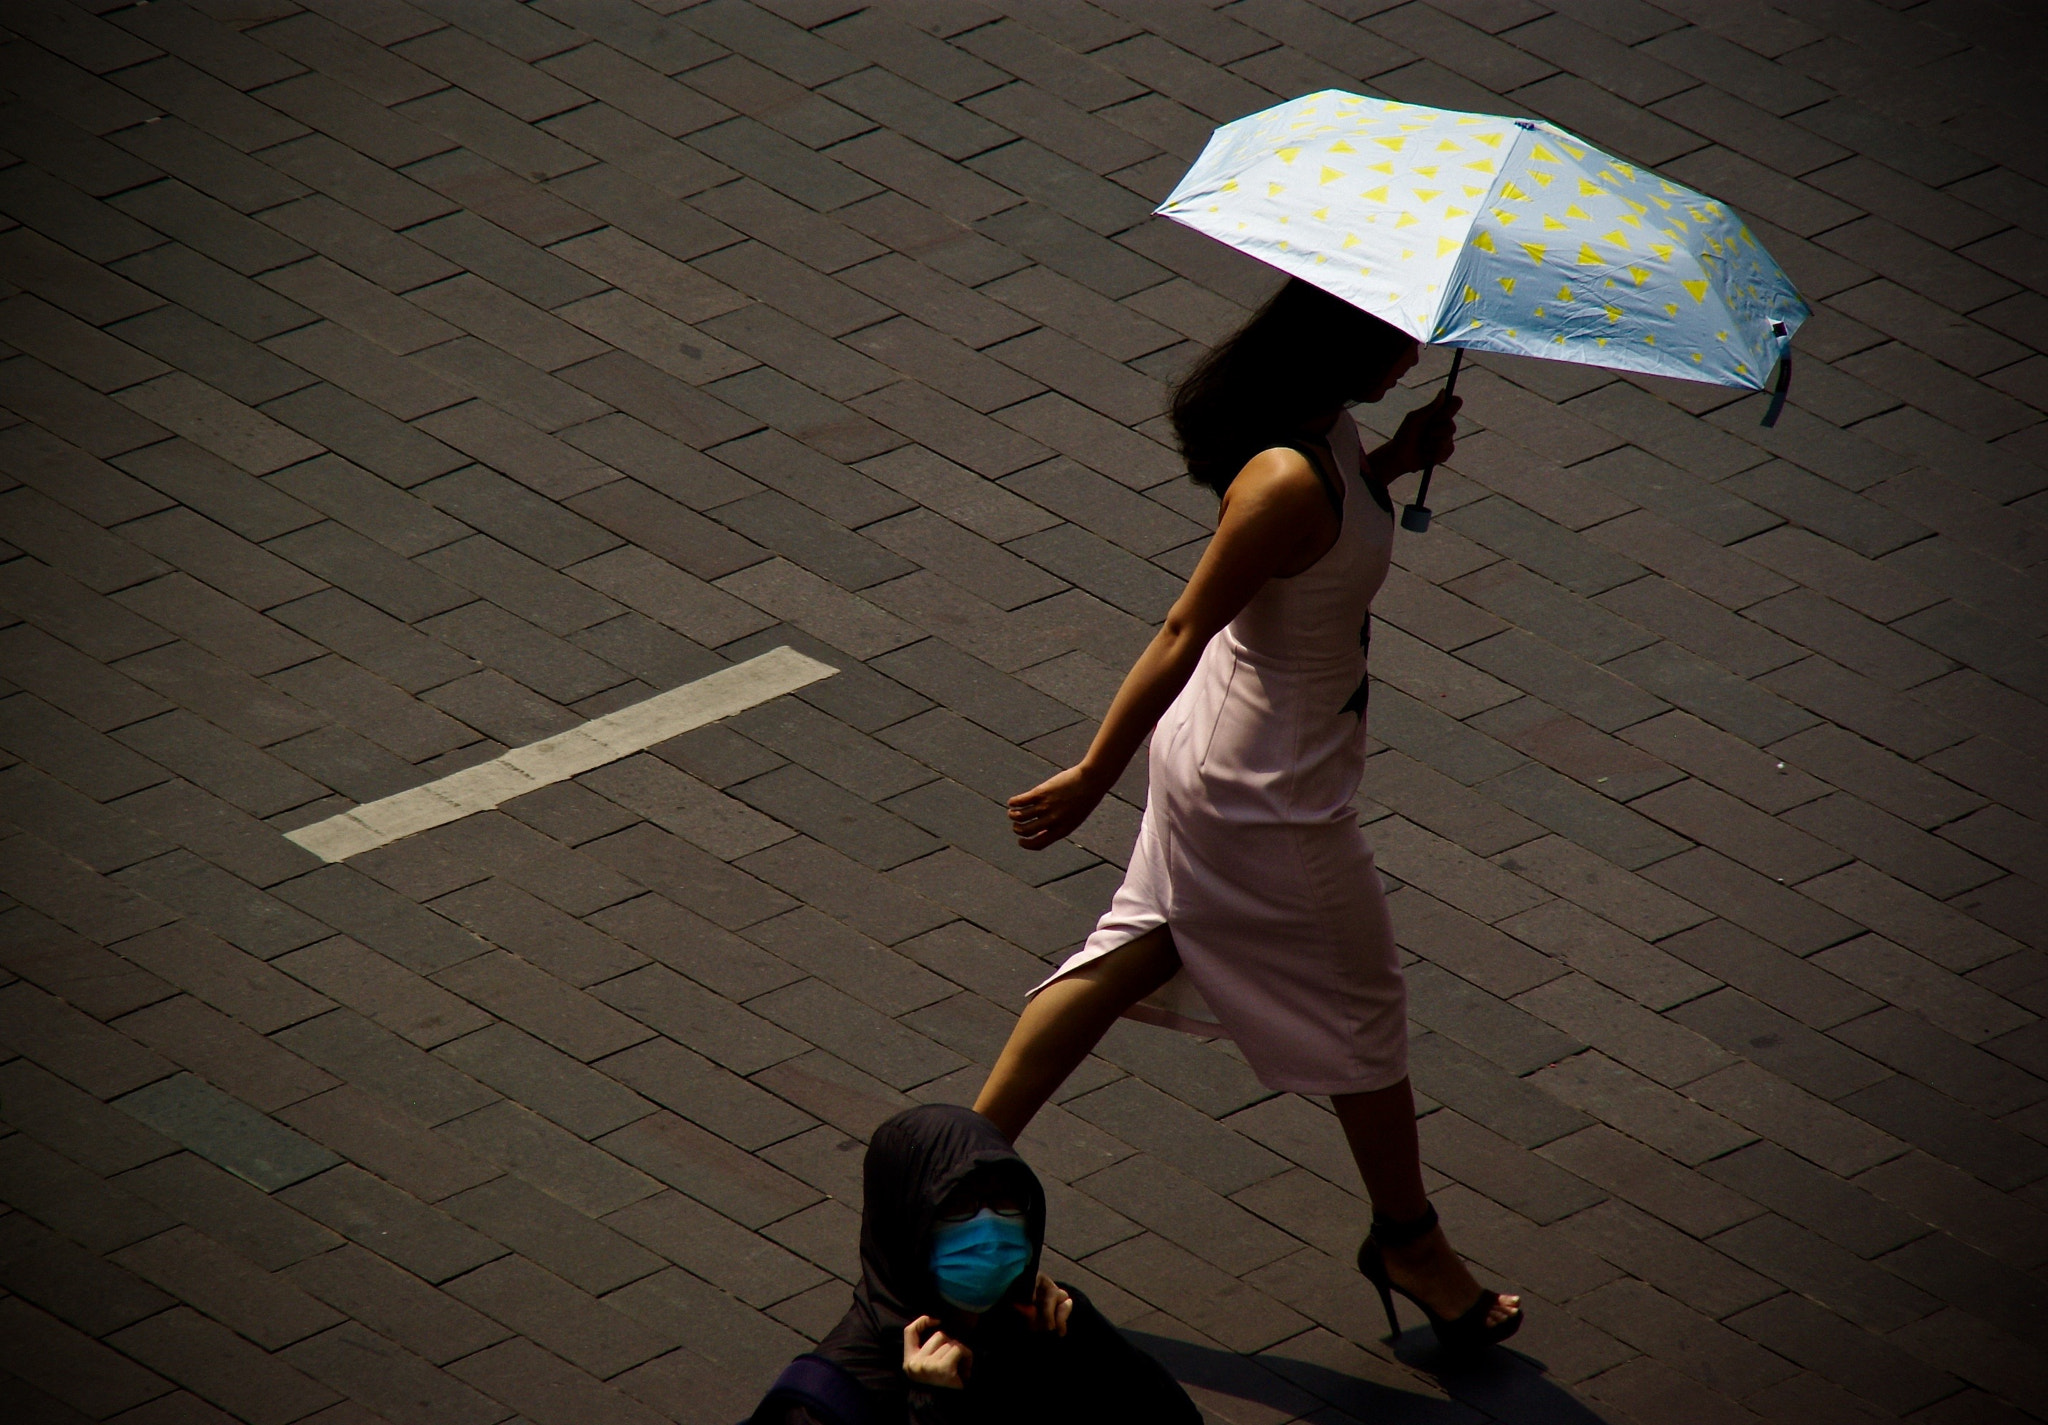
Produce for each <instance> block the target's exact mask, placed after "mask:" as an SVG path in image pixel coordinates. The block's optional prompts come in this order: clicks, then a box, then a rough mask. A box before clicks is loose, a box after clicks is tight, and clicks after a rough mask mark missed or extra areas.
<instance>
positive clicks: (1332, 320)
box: [1169, 277, 1414, 497]
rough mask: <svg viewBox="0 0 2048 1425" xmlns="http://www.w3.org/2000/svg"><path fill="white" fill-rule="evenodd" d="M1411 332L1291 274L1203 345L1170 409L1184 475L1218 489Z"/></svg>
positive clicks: (1331, 404) (1386, 363)
mask: <svg viewBox="0 0 2048 1425" xmlns="http://www.w3.org/2000/svg"><path fill="white" fill-rule="evenodd" d="M1413 344H1414V338H1413V337H1411V336H1409V335H1408V334H1407V333H1405V332H1403V331H1401V330H1399V329H1398V328H1395V327H1392V326H1389V325H1388V324H1387V323H1385V322H1383V321H1381V320H1380V319H1379V318H1378V317H1375V316H1373V315H1372V314H1371V313H1369V312H1363V311H1360V310H1359V309H1358V308H1356V307H1354V306H1352V305H1351V304H1350V303H1349V302H1347V301H1345V300H1344V299H1343V298H1341V297H1333V296H1331V295H1330V294H1329V293H1328V292H1325V291H1324V290H1323V289H1322V288H1320V287H1316V286H1312V285H1311V284H1309V283H1307V282H1304V281H1302V280H1301V279H1300V278H1298V277H1290V278H1288V279H1287V285H1286V286H1284V287H1282V288H1281V289H1280V290H1279V291H1278V292H1275V293H1274V294H1273V296H1272V298H1271V299H1270V300H1269V301H1268V302H1267V303H1266V305H1265V306H1263V307H1261V308H1259V310H1258V311H1257V312H1256V313H1254V314H1253V316H1252V318H1251V320H1250V321H1248V322H1246V323H1245V324H1244V325H1243V326H1242V327H1240V328H1239V329H1238V330H1237V333H1236V334H1235V335H1234V336H1232V337H1231V338H1230V339H1229V340H1227V341H1225V342H1224V343H1223V344H1222V345H1221V346H1219V347H1217V348H1216V349H1215V350H1214V351H1212V352H1210V353H1209V354H1208V355H1207V356H1205V357H1203V358H1202V360H1201V361H1200V362H1199V363H1198V364H1197V365H1196V366H1195V369H1194V370H1192V371H1190V372H1189V373H1188V374H1187V377H1186V379H1184V380H1183V381H1182V382H1181V383H1180V387H1179V389H1178V390H1176V391H1175V392H1174V393H1173V405H1172V407H1171V409H1170V411H1169V414H1170V416H1171V418H1172V420H1173V431H1174V435H1175V436H1176V437H1178V438H1179V441H1180V452H1181V455H1182V456H1183V457H1184V458H1185V459H1186V460H1187V464H1188V478H1189V479H1191V480H1193V481H1194V482H1195V483H1196V484H1197V485H1203V486H1206V487H1207V488H1209V489H1211V490H1214V491H1215V492H1216V494H1217V495H1218V496H1219V497H1220V496H1221V495H1222V494H1223V492H1224V491H1225V490H1228V489H1229V488H1230V482H1231V481H1232V480H1234V479H1236V478H1237V472H1238V471H1239V470H1241V469H1243V468H1244V464H1245V462H1246V461H1247V460H1250V459H1251V458H1252V457H1253V456H1254V455H1257V454H1258V453H1259V452H1260V451H1262V450H1266V449H1269V448H1271V447H1272V446H1275V445H1282V444H1285V443H1286V442H1288V441H1289V440H1291V439H1294V438H1296V437H1298V436H1299V434H1300V433H1301V432H1302V431H1303V430H1305V429H1307V428H1308V427H1309V425H1310V423H1311V422H1313V421H1315V420H1316V419H1317V418H1319V417H1321V416H1324V415H1327V414H1328V413H1329V412H1330V411H1332V410H1334V409H1335V408H1336V407H1338V406H1340V405H1342V404H1343V403H1344V402H1346V401H1349V400H1351V399H1353V398H1355V397H1356V396H1357V395H1358V393H1359V392H1360V391H1361V390H1364V389H1366V388H1368V387H1370V386H1371V385H1372V384H1373V383H1374V382H1375V381H1376V380H1377V379H1378V378H1379V377H1380V375H1381V374H1382V373H1384V372H1385V371H1386V370H1387V368H1388V367H1390V366H1392V365H1393V364H1394V363H1395V362H1396V361H1398V360H1399V359H1400V357H1401V353H1402V352H1403V351H1405V350H1407V349H1408V348H1409V347H1410V346H1411V345H1413Z"/></svg>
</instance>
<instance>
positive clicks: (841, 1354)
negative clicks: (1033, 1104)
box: [752, 1104, 1201, 1425]
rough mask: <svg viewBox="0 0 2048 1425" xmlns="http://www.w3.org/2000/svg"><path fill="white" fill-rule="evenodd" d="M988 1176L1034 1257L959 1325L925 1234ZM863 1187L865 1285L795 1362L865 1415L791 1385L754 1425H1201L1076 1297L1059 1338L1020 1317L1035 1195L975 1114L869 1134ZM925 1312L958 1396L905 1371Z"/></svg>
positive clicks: (1022, 1167) (936, 1113) (1036, 1219)
mask: <svg viewBox="0 0 2048 1425" xmlns="http://www.w3.org/2000/svg"><path fill="white" fill-rule="evenodd" d="M984 1178H985V1179H988V1180H990V1181H991V1182H1000V1184H1001V1185H1002V1186H1003V1187H1005V1188H1007V1189H1008V1190H1009V1191H1010V1192H1012V1193H1013V1194H1014V1195H1015V1196H1016V1197H1017V1198H1018V1199H1020V1200H1021V1201H1022V1202H1023V1203H1024V1206H1025V1226H1026V1230H1027V1231H1028V1233H1029V1235H1030V1238H1031V1247H1032V1251H1031V1261H1030V1263H1029V1264H1028V1265H1027V1266H1026V1267H1025V1269H1024V1271H1023V1273H1022V1274H1021V1275H1020V1276H1019V1277H1018V1279H1017V1281H1016V1283H1015V1284H1014V1285H1013V1286H1012V1287H1011V1288H1010V1290H1009V1291H1008V1292H1007V1293H1006V1294H1005V1296H1004V1298H1003V1300H1002V1301H1001V1302H998V1303H997V1304H996V1305H995V1306H994V1307H993V1308H991V1309H990V1310H989V1311H988V1312H986V1313H985V1314H984V1315H983V1316H982V1317H981V1319H980V1320H979V1321H978V1322H977V1323H976V1324H975V1325H974V1326H972V1327H967V1326H965V1325H964V1324H962V1323H960V1322H959V1320H958V1313H956V1312H953V1311H951V1309H950V1308H948V1307H947V1306H946V1305H945V1304H944V1303H943V1302H941V1301H940V1299H939V1295H938V1291H937V1288H936V1287H935V1285H934V1284H933V1282H932V1276H931V1269H930V1265H929V1263H930V1259H931V1238H932V1228H933V1225H934V1223H935V1222H936V1220H937V1217H938V1212H939V1207H940V1204H941V1203H943V1202H944V1201H945V1199H946V1197H947V1195H948V1194H950V1193H951V1192H953V1191H954V1189H956V1188H957V1187H959V1186H960V1185H961V1184H962V1183H965V1182H967V1181H969V1180H970V1179H984ZM862 1191H863V1194H864V1201H863V1203H862V1208H861V1224H860V1264H861V1280H860V1285H858V1286H857V1287H855V1288H854V1292H853V1307H852V1309H851V1310H849V1311H848V1312H847V1313H846V1315H845V1316H844V1317H843V1318H841V1320H840V1322H839V1324H838V1325H837V1326H836V1327H834V1328H833V1329H832V1332H831V1334H829V1335H828V1336H826V1337H825V1339H824V1340H823V1341H821V1342H820V1343H819V1344H818V1349H817V1350H816V1351H815V1352H813V1353H811V1354H810V1356H809V1357H807V1358H804V1359H805V1360H809V1361H822V1362H823V1363H826V1364H825V1369H827V1370H829V1369H832V1368H836V1370H837V1371H838V1372H841V1373H843V1376H844V1378H845V1379H846V1380H848V1381H850V1383H851V1384H852V1386H853V1387H855V1388H856V1390H857V1396H848V1397H844V1398H847V1399H853V1398H857V1399H858V1401H859V1404H860V1407H861V1408H862V1409H863V1410H864V1411H865V1418H864V1419H835V1418H834V1412H833V1411H832V1410H831V1409H830V1407H829V1406H828V1405H827V1404H826V1403H825V1399H829V1398H830V1392H829V1391H826V1392H817V1391H812V1392H810V1398H809V1400H808V1401H807V1400H806V1399H805V1397H804V1395H802V1394H799V1393H796V1392H793V1391H785V1392H782V1393H778V1392H775V1391H771V1392H770V1394H769V1398H768V1399H767V1400H764V1401H763V1402H762V1404H761V1408H760V1409H759V1410H757V1411H756V1412H755V1414H754V1417H753V1422H752V1425H1009V1422H1013V1421H1015V1422H1020V1425H1021V1422H1026V1421H1029V1422H1030V1425H1050V1422H1054V1421H1057V1422H1059V1425H1096V1422H1098V1421H1099V1422H1102V1425H1109V1422H1111V1421H1115V1422H1118V1425H1124V1422H1128V1421H1132V1420H1144V1421H1147V1422H1158V1425H1182V1422H1186V1425H1198V1422H1199V1421H1200V1419H1201V1416H1200V1414H1199V1412H1197V1411H1196V1409H1195V1407H1194V1404H1193V1402H1191V1401H1190V1400H1189V1399H1188V1398H1187V1395H1186V1393H1185V1392H1183V1391H1182V1390H1181V1388H1180V1387H1179V1386H1178V1385H1176V1384H1175V1383H1174V1381H1173V1378H1172V1377H1171V1376H1169V1375H1168V1374H1167V1373H1166V1371H1165V1370H1164V1369H1163V1368H1162V1367H1161V1366H1160V1365H1159V1363H1158V1362H1156V1361H1154V1360H1153V1359H1152V1358H1151V1357H1150V1356H1147V1355H1146V1354H1144V1353H1143V1352H1142V1351H1139V1350H1138V1349H1137V1348H1136V1347H1134V1346H1132V1345H1131V1344H1130V1343H1129V1342H1128V1341H1126V1340H1124V1338H1123V1337H1122V1336H1121V1335H1119V1334H1118V1333H1117V1330H1116V1328H1115V1327H1114V1326H1112V1325H1110V1323H1109V1322H1108V1321H1107V1320H1106V1319H1104V1318H1103V1316H1102V1314H1101V1313H1100V1312H1098V1311H1096V1310H1095V1308H1094V1307H1093V1306H1092V1305H1090V1304H1089V1303H1088V1301H1087V1300H1086V1299H1085V1298H1084V1297H1082V1296H1081V1294H1080V1293H1079V1292H1075V1293H1074V1311H1073V1315H1072V1316H1071V1317H1070V1318H1069V1320H1068V1323H1067V1334H1066V1335H1065V1336H1056V1335H1054V1334H1052V1333H1051V1332H1046V1331H1038V1330H1035V1329H1033V1327H1032V1325H1031V1323H1030V1322H1029V1321H1027V1320H1026V1318H1025V1317H1024V1316H1023V1314H1022V1313H1020V1312H1019V1311H1018V1310H1016V1307H1017V1306H1018V1305H1020V1304H1024V1303H1028V1302H1029V1301H1030V1300H1031V1294H1032V1288H1033V1285H1034V1283H1035V1282H1036V1280H1037V1277H1038V1258H1039V1253H1040V1249H1041V1247H1042V1245H1043V1243H1044V1241H1045V1192H1044V1189H1043V1188H1041V1187H1040V1186H1039V1182H1038V1177H1037V1175H1036V1174H1035V1173H1033V1172H1032V1171H1031V1169H1030V1168H1029V1167H1028V1166H1027V1165H1026V1164H1025V1162H1024V1160H1023V1159H1022V1158H1020V1157H1018V1156H1017V1153H1016V1150H1015V1149H1013V1148H1012V1147H1011V1146H1010V1144H1009V1141H1008V1140H1007V1139H1005V1138H1004V1137H1003V1135H1002V1134H1001V1133H1000V1132H998V1131H997V1129H996V1127H995V1125H994V1124H992V1123H990V1122H989V1121H988V1120H987V1119H985V1118H983V1117H982V1116H981V1115H980V1114H978V1113H975V1112H973V1111H971V1110H969V1109H965V1108H957V1107H954V1106H952V1105H948V1104H932V1105H927V1106H925V1107H923V1108H913V1109H909V1110H907V1111H906V1112H903V1113H899V1114H897V1115H896V1116H895V1117H894V1118H892V1119H890V1120H889V1121H888V1122H887V1123H884V1124H883V1125H882V1126H881V1127H880V1128H878V1129H877V1130H876V1131H875V1136H874V1141H873V1142H872V1143H871V1144H870V1145H869V1147H868V1153H867V1159H866V1162H865V1165H864V1169H863V1179H862ZM1069 1290H1070V1291H1071V1290H1072V1288H1069ZM926 1315H929V1316H936V1317H939V1318H940V1319H941V1320H942V1321H944V1322H945V1323H946V1327H945V1329H946V1330H947V1332H948V1333H949V1334H951V1335H953V1336H955V1337H956V1338H957V1339H959V1340H960V1341H961V1342H962V1343H963V1344H965V1345H966V1346H967V1347H968V1348H969V1349H970V1350H971V1351H973V1353H974V1362H973V1366H972V1369H971V1371H970V1373H969V1375H968V1380H967V1388H966V1389H965V1390H951V1389H926V1388H924V1387H920V1386H914V1385H912V1384H911V1383H910V1382H909V1381H908V1380H907V1379H906V1378H905V1377H904V1375H903V1328H904V1326H905V1325H907V1324H908V1323H910V1322H912V1321H915V1320H916V1319H917V1318H918V1317H920V1316H926ZM805 1369H808V1370H809V1371H810V1372H811V1376H812V1379H813V1380H815V1379H816V1378H817V1376H818V1373H819V1368H818V1367H817V1366H815V1365H814V1366H809V1367H800V1368H799V1370H798V1372H797V1373H798V1374H801V1373H802V1371H803V1370H805ZM821 1394H822V1396H823V1397H824V1399H821V1398H820V1396H821Z"/></svg>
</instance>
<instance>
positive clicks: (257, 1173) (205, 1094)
mask: <svg viewBox="0 0 2048 1425" xmlns="http://www.w3.org/2000/svg"><path fill="white" fill-rule="evenodd" d="M117 1106H118V1107H120V1108H121V1109H123V1110H124V1111H125V1112H127V1113H129V1114H131V1115H132V1116H134V1117H135V1118H136V1119H137V1120H139V1121H140V1122H143V1123H146V1124H148V1125H149V1126H150V1127H152V1128H155V1129H156V1130H157V1131H159V1132H161V1133H163V1134H164V1135H165V1136H166V1137H168V1138H171V1139H172V1140H174V1141H176V1142H179V1143H182V1144H183V1145H184V1146H186V1147H188V1148H190V1149H192V1150H193V1151H194V1152H196V1153H198V1154H199V1155H200V1156H202V1157H204V1158H207V1159H208V1160H210V1161H212V1162H214V1163H217V1164H219V1165H220V1166H221V1167H223V1168H226V1169H227V1170H228V1171H229V1172H232V1173H234V1174H235V1175H236V1176H237V1177H240V1178H243V1179H245V1180H246V1181H248V1182H251V1183H253V1184H255V1185H256V1186H257V1187H260V1188H262V1189H263V1190H264V1191H266V1192H274V1191H276V1190H277V1189H279V1188H282V1187H286V1186H289V1185H290V1184H292V1183H296V1182H300V1181H302V1180H304V1179H306V1178H309V1177H311V1176H313V1175H315V1174H317V1173H320V1172H323V1171H325V1170H326V1169H328V1168H331V1167H332V1166H333V1165H334V1164H336V1163H338V1162H339V1161H340V1159H338V1158H337V1157H336V1156H335V1155H334V1154H333V1153H331V1152H329V1151H327V1150H326V1149H324V1148H321V1147H319V1146H317V1145H316V1144H314V1143H312V1142H309V1141H308V1140H307V1139H305V1138H303V1137H301V1136H300V1135H298V1134H296V1133H293V1132H292V1131H290V1130H289V1129H287V1128H284V1127H282V1126H281V1125H279V1124H277V1123H275V1122H273V1121H271V1120H270V1119H269V1118H267V1117H265V1116H264V1115H261V1114H258V1113H256V1112H255V1111H254V1110H253V1109H250V1108H248V1107H247V1106H246V1105H244V1104H241V1103H239V1102H237V1101H235V1100H233V1099H231V1098H229V1097H227V1096H226V1095H225V1094H222V1093H221V1092H220V1091H219V1090H217V1089H214V1088H212V1087H210V1086H209V1085H207V1084H205V1083H203V1082H201V1081H200V1080H199V1079H197V1078H194V1077H193V1076H191V1075H189V1074H181V1075H177V1076H175V1077H172V1078H169V1079H164V1080H161V1081H159V1082H158V1083H156V1084H152V1085H149V1086H148V1087H146V1088H141V1089H137V1090H136V1091H135V1092H134V1093H132V1094H128V1095H125V1096H124V1097H123V1098H122V1099H121V1100H120V1101H119V1103H118V1105H117Z"/></svg>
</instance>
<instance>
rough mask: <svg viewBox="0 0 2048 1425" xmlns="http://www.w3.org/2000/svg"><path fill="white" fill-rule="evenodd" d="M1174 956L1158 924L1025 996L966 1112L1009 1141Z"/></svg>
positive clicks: (1168, 975)
mask: <svg viewBox="0 0 2048 1425" xmlns="http://www.w3.org/2000/svg"><path fill="white" fill-rule="evenodd" d="M1179 968H1180V955H1179V953H1178V952H1177V951H1176V950H1175V949H1174V948H1173V934H1172V932H1171V931H1169V930H1168V929H1167V928H1166V927H1165V926H1163V925H1162V926H1159V927H1158V928H1157V929H1154V930H1148V931H1146V932H1145V933H1144V934H1143V935H1140V936H1139V937H1138V938H1137V939H1136V940H1133V941H1130V942H1129V943H1128V944H1125V945H1120V946H1118V947H1117V948H1116V949H1115V950H1113V951H1111V952H1110V953H1109V954H1108V955H1105V956H1103V957H1102V958H1101V959H1100V960H1097V961H1096V962H1095V963H1094V964H1092V965H1090V966H1088V967H1087V968H1086V969H1082V970H1076V971H1075V972H1074V973H1073V974H1071V975H1068V976H1066V977H1064V978H1062V979H1059V980H1055V981H1054V982H1053V983H1051V984H1049V985H1047V986H1046V987H1045V988H1044V989H1042V990H1040V991H1039V992H1038V993H1037V994H1036V995H1035V996H1033V997H1032V1000H1031V1003H1029V1004H1027V1005H1025V1006H1024V1013H1023V1014H1021V1015H1019V1016H1018V1017H1017V1027H1016V1028H1015V1029H1012V1030H1011V1031H1010V1042H1009V1043H1007V1044H1005V1045H1004V1046H1003V1052H1002V1056H1001V1057H1000V1058H998V1059H997V1060H996V1066H995V1068H994V1069H992V1070H990V1071H989V1076H988V1081H987V1082H986V1083H984V1084H983V1085H982V1086H981V1094H980V1096H979V1097H977V1098H976V1099H975V1100H974V1111H975V1112H976V1113H979V1114H980V1115H982V1116H983V1117H984V1118H986V1119H988V1120H989V1121H990V1122H991V1123H993V1124H995V1126H996V1127H998V1128H1000V1129H1001V1130H1002V1131H1003V1136H1004V1137H1006V1138H1008V1139H1009V1140H1010V1141H1011V1142H1012V1143H1014V1142H1016V1141H1017V1136H1018V1135H1019V1134H1021V1133H1022V1132H1023V1131H1024V1129H1025V1127H1026V1126H1027V1125H1028V1124H1029V1123H1030V1122H1031V1120H1032V1118H1033V1117H1034V1116H1035V1115H1036V1114H1037V1112H1038V1110H1039V1109H1041V1108H1043V1107H1044V1106H1045V1101H1046V1100H1047V1099H1049V1098H1051V1097H1052V1096H1053V1094H1054V1092H1055V1091H1057V1090H1058V1088H1059V1086H1060V1085H1061V1084H1062V1083H1064V1082H1066V1078H1067V1075H1069V1074H1071V1073H1073V1072H1074V1070H1075V1069H1077V1068H1079V1067H1080V1065H1081V1061H1082V1060H1083V1059H1085V1058H1087V1057H1088V1052H1089V1051H1090V1050H1091V1049H1093V1048H1094V1047H1095V1045H1096V1043H1097V1042H1098V1041H1099V1040H1100V1039H1101V1038H1102V1036H1103V1035H1104V1034H1106V1033H1108V1032H1109V1027H1110V1025H1112V1024H1114V1023H1116V1021H1117V1016H1119V1015H1121V1014H1122V1013H1123V1012H1124V1011H1125V1010H1127V1009H1129V1008H1130V1007H1131V1006H1132V1005H1134V1004H1136V1003H1137V1002H1138V1001H1139V1000H1141V999H1143V998H1145V996H1146V995H1149V994H1151V993H1152V992H1153V991H1154V990H1156V989H1158V988H1159V987H1160V986H1161V985H1163V984H1165V983H1166V982H1167V981H1168V980H1170V979H1172V978H1173V975H1174V972H1175V971H1176V970H1178V969H1179Z"/></svg>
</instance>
